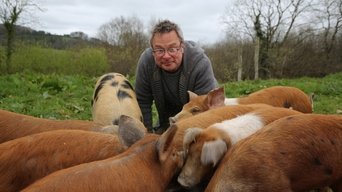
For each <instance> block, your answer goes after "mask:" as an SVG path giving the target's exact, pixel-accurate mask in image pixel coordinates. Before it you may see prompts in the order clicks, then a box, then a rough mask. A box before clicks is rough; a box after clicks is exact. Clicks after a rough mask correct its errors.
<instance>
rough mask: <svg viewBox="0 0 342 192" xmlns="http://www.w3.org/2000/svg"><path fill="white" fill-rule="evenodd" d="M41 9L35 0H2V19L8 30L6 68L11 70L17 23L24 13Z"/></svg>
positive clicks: (0, 0)
mask: <svg viewBox="0 0 342 192" xmlns="http://www.w3.org/2000/svg"><path fill="white" fill-rule="evenodd" d="M37 9H38V10H40V7H39V6H38V4H37V3H36V2H35V0H0V20H1V21H2V23H3V24H4V26H5V29H6V32H7V40H6V54H5V57H6V59H5V70H6V72H7V73H9V72H10V66H11V58H12V53H13V50H14V48H13V45H14V39H15V25H16V24H17V22H18V20H19V19H20V18H21V16H22V15H23V14H25V13H26V14H30V13H32V12H33V11H36V10H37Z"/></svg>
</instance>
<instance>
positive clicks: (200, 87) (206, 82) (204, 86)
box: [190, 55, 218, 95]
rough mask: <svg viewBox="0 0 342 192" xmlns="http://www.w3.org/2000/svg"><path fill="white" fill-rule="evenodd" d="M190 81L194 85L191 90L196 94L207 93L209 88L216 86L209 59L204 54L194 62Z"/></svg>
mask: <svg viewBox="0 0 342 192" xmlns="http://www.w3.org/2000/svg"><path fill="white" fill-rule="evenodd" d="M190 81H192V82H193V83H191V84H193V85H194V86H193V92H195V93H196V94H198V95H203V94H207V93H208V92H209V91H210V90H213V89H214V88H216V87H218V82H217V80H216V78H215V76H214V72H213V68H212V64H211V61H210V60H209V58H208V57H207V56H206V55H205V56H204V57H202V58H201V59H199V60H198V61H197V62H196V64H195V67H194V69H193V71H192V75H191V78H190Z"/></svg>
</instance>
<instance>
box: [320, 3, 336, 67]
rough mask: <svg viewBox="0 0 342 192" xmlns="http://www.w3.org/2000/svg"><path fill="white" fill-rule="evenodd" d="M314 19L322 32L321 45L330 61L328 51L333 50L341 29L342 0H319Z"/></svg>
mask: <svg viewBox="0 0 342 192" xmlns="http://www.w3.org/2000/svg"><path fill="white" fill-rule="evenodd" d="M318 5H319V6H317V8H316V9H315V11H316V12H317V14H315V15H316V18H315V19H316V21H317V22H319V23H318V25H317V26H318V27H319V29H318V30H319V31H322V34H323V42H324V43H323V46H324V48H323V49H324V51H325V54H326V59H327V61H328V62H329V63H330V53H331V51H332V50H333V48H334V46H335V43H336V38H337V35H338V33H339V32H340V31H341V30H342V0H319V1H318Z"/></svg>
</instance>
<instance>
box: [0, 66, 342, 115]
mask: <svg viewBox="0 0 342 192" xmlns="http://www.w3.org/2000/svg"><path fill="white" fill-rule="evenodd" d="M96 79H97V77H89V76H85V75H56V74H49V75H44V74H37V73H30V72H27V73H16V74H11V75H2V76H1V77H0V88H1V89H0V90H1V91H0V108H1V109H5V110H9V111H13V112H18V113H23V114H28V115H32V116H36V117H42V118H50V119H84V120H91V105H90V102H91V98H92V94H93V90H94V86H95V83H96ZM131 82H132V83H133V84H134V79H133V78H132V79H131ZM221 85H222V86H224V87H225V93H226V96H227V97H238V96H242V95H246V94H249V93H252V92H254V91H257V90H260V89H262V88H266V87H270V86H274V85H286V86H294V87H298V88H300V89H302V90H303V91H304V92H306V93H308V94H310V93H314V94H315V97H314V111H315V113H323V114H342V73H337V74H332V75H329V76H326V77H324V78H308V77H303V78H298V79H270V80H257V81H241V82H227V83H221Z"/></svg>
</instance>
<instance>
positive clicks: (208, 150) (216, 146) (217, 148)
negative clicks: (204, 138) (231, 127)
mask: <svg viewBox="0 0 342 192" xmlns="http://www.w3.org/2000/svg"><path fill="white" fill-rule="evenodd" d="M226 152H227V145H226V142H224V141H223V140H222V139H217V140H214V141H208V142H205V143H204V145H203V147H202V153H201V163H202V164H203V165H208V164H213V166H216V164H217V163H218V162H219V161H220V160H221V159H222V158H223V156H224V154H225V153H226Z"/></svg>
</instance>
